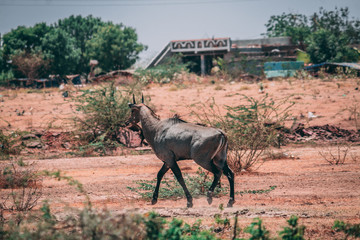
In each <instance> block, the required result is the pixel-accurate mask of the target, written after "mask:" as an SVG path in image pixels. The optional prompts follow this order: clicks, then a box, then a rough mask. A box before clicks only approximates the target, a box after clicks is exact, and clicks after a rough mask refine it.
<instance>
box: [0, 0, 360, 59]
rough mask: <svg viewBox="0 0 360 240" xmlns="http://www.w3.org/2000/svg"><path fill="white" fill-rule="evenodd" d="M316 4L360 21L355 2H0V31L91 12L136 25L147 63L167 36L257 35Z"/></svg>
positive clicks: (314, 9) (313, 8)
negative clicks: (277, 19) (279, 18)
mask: <svg viewBox="0 0 360 240" xmlns="http://www.w3.org/2000/svg"><path fill="white" fill-rule="evenodd" d="M320 7H323V8H325V9H326V10H334V9H335V7H338V8H340V7H349V10H350V15H351V16H352V17H354V18H357V19H360V0H337V1H336V0H102V1H101V0H0V33H1V34H4V33H7V32H9V31H11V29H14V28H16V27H17V26H19V25H24V26H33V25H34V24H36V23H39V22H46V23H48V24H52V23H55V22H57V21H58V20H59V19H63V18H66V17H69V16H71V15H82V16H83V17H85V16H87V15H90V14H91V15H93V16H94V17H100V18H101V19H102V20H103V21H112V22H113V23H122V24H124V25H125V26H129V27H133V28H135V29H136V32H137V34H138V40H139V42H141V43H142V44H145V45H147V46H148V50H147V51H146V52H144V53H142V54H141V57H142V59H143V60H144V61H146V59H149V58H151V57H152V56H154V55H155V54H156V53H157V52H158V51H160V50H161V49H162V48H163V47H164V46H165V45H166V44H167V43H168V42H169V41H171V40H185V39H197V38H212V37H215V38H216V37H230V38H231V39H232V40H236V39H253V38H262V37H263V36H262V35H261V34H262V33H265V32H266V28H265V23H266V22H267V21H268V20H269V18H270V16H272V15H280V14H282V13H283V12H285V13H299V14H305V15H307V16H309V15H311V14H312V13H314V12H318V11H319V8H320Z"/></svg>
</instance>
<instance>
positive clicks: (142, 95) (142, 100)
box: [141, 93, 144, 103]
mask: <svg viewBox="0 0 360 240" xmlns="http://www.w3.org/2000/svg"><path fill="white" fill-rule="evenodd" d="M141 102H142V103H144V94H143V93H142V94H141Z"/></svg>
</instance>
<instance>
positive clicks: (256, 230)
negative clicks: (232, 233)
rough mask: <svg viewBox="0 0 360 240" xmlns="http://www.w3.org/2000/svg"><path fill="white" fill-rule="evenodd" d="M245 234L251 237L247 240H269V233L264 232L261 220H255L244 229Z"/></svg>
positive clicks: (264, 228)
mask: <svg viewBox="0 0 360 240" xmlns="http://www.w3.org/2000/svg"><path fill="white" fill-rule="evenodd" d="M244 232H245V233H249V234H250V235H251V237H250V238H249V240H268V239H270V237H269V235H270V233H269V231H268V230H266V227H265V226H263V225H262V220H261V219H259V218H255V219H254V221H253V222H252V223H251V224H250V226H248V227H246V228H245V229H244Z"/></svg>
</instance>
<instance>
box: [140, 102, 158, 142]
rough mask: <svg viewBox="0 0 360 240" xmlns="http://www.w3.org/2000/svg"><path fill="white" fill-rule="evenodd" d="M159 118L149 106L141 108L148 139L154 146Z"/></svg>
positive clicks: (144, 132) (144, 129)
mask: <svg viewBox="0 0 360 240" xmlns="http://www.w3.org/2000/svg"><path fill="white" fill-rule="evenodd" d="M159 121H160V120H159V119H157V118H156V117H154V116H153V114H152V112H151V110H150V109H148V108H144V107H143V108H141V110H140V122H141V126H142V130H143V134H144V137H145V139H146V141H147V142H148V143H149V144H150V145H151V146H153V143H154V138H155V134H156V129H157V125H158V123H159Z"/></svg>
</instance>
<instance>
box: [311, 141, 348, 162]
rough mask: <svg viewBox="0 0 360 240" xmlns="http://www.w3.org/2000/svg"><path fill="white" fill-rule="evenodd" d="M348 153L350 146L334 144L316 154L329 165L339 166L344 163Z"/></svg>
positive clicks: (339, 143)
mask: <svg viewBox="0 0 360 240" xmlns="http://www.w3.org/2000/svg"><path fill="white" fill-rule="evenodd" d="M350 152H351V145H350V144H348V143H342V142H335V143H333V144H331V145H330V146H328V147H327V148H323V149H322V150H320V151H319V152H318V153H319V155H320V156H321V157H322V158H323V159H324V160H325V161H326V162H328V163H329V164H330V165H340V164H344V163H345V161H346V159H347V156H348V154H349V153H350Z"/></svg>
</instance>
